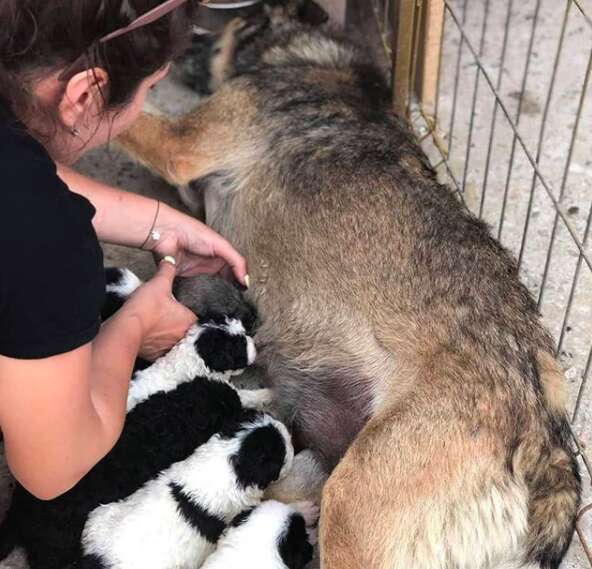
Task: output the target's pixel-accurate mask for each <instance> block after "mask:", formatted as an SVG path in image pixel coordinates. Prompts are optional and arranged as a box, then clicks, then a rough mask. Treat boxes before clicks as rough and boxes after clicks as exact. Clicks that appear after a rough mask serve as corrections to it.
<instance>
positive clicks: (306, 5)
mask: <svg viewBox="0 0 592 569" xmlns="http://www.w3.org/2000/svg"><path fill="white" fill-rule="evenodd" d="M298 19H299V20H300V21H301V22H303V23H305V24H309V25H311V26H321V25H322V24H324V23H325V22H326V21H327V20H328V19H329V14H327V12H326V11H325V10H324V9H323V8H322V7H321V6H319V5H318V4H317V3H316V2H315V1H314V0H304V1H303V2H302V4H301V6H300V9H299V11H298Z"/></svg>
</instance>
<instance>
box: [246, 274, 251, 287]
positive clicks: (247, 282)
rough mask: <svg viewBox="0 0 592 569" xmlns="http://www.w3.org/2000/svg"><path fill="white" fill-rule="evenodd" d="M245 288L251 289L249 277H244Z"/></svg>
mask: <svg viewBox="0 0 592 569" xmlns="http://www.w3.org/2000/svg"><path fill="white" fill-rule="evenodd" d="M245 286H246V287H247V288H251V277H249V275H245Z"/></svg>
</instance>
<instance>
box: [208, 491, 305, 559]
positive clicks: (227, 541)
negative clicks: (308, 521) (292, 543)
mask: <svg viewBox="0 0 592 569" xmlns="http://www.w3.org/2000/svg"><path fill="white" fill-rule="evenodd" d="M295 512H296V510H295V509H294V508H293V507H292V506H288V505H286V504H281V503H280V502H273V501H269V502H265V503H263V504H261V505H260V506H259V507H258V508H256V509H255V510H254V511H253V512H252V513H251V515H250V516H249V518H248V519H247V520H246V521H245V522H244V523H243V524H241V525H239V526H238V527H231V528H228V530H226V532H225V533H224V535H223V536H222V538H221V539H220V541H219V542H218V547H217V548H216V551H215V552H214V553H213V554H212V555H210V557H208V559H207V560H206V562H205V563H204V565H203V566H202V569H234V568H236V567H249V568H257V569H283V568H284V567H285V566H284V562H283V561H282V558H281V556H280V552H279V550H278V542H279V540H280V538H281V536H282V535H283V534H284V532H285V531H286V530H287V526H288V523H289V521H290V516H291V515H292V514H294V513H295Z"/></svg>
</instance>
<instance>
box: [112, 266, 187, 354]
mask: <svg viewBox="0 0 592 569" xmlns="http://www.w3.org/2000/svg"><path fill="white" fill-rule="evenodd" d="M174 278H175V267H174V265H172V264H171V263H169V262H167V261H161V263H160V267H159V269H158V272H157V273H156V275H154V277H152V279H151V280H149V281H148V282H147V283H146V284H144V285H142V286H141V287H140V288H139V289H138V290H136V291H135V292H134V294H132V296H130V298H129V299H128V300H127V302H126V303H125V304H124V305H123V307H122V308H121V310H120V311H119V312H118V313H121V315H122V316H128V317H129V316H130V315H131V316H135V317H136V318H137V319H138V320H139V321H140V325H141V327H142V345H141V347H140V352H139V354H138V355H139V356H140V357H141V358H143V359H145V360H148V361H154V360H155V359H157V358H158V357H160V356H162V355H163V354H165V353H166V352H168V351H169V350H170V349H171V348H172V347H173V346H174V345H175V344H176V343H177V342H178V341H179V340H180V339H181V338H183V336H185V333H186V332H187V330H188V329H189V327H190V326H191V325H192V324H194V323H195V321H196V317H195V314H193V312H191V310H189V309H188V308H186V307H185V306H183V305H182V304H180V303H178V302H177V301H176V300H175V299H174V297H173V293H172V286H173V280H174Z"/></svg>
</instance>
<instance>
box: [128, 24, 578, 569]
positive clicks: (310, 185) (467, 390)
mask: <svg viewBox="0 0 592 569" xmlns="http://www.w3.org/2000/svg"><path fill="white" fill-rule="evenodd" d="M233 33H234V32H232V31H231V32H230V33H228V34H225V35H223V37H222V39H221V41H222V42H226V41H232V35H233ZM222 47H223V45H222ZM228 53H230V56H229V55H228ZM220 54H223V57H224V58H225V59H226V60H227V62H228V66H227V68H226V72H222V73H219V77H220V78H221V81H220V85H219V88H218V90H217V91H216V92H215V93H214V94H213V95H212V96H211V97H209V98H208V99H207V100H205V101H204V102H203V103H202V104H200V105H199V106H198V107H197V108H196V109H195V110H194V111H193V112H191V113H189V114H188V115H186V116H184V117H182V118H178V119H172V118H171V119H168V118H165V117H157V116H151V115H147V114H144V115H143V116H141V118H140V119H139V120H138V121H137V123H136V124H135V125H134V126H133V127H132V128H131V129H130V130H129V131H128V132H127V133H125V134H124V135H123V136H122V137H121V139H120V143H121V144H122V145H123V147H124V148H125V149H126V150H127V152H128V153H129V154H131V155H132V156H134V157H135V158H136V159H137V160H138V161H140V162H141V163H143V164H145V165H147V166H148V167H149V168H151V169H152V170H153V171H154V172H156V173H157V174H159V175H160V176H162V177H164V178H165V179H166V180H168V181H169V182H170V183H171V184H173V185H176V186H178V187H182V186H183V187H186V186H188V185H189V184H192V186H193V188H194V191H201V192H203V193H204V195H205V202H206V210H207V219H208V222H209V223H210V224H211V225H212V226H213V227H214V228H215V229H216V230H218V231H220V232H221V233H222V234H223V235H224V236H226V237H227V238H228V239H229V240H230V241H231V242H232V243H234V244H235V245H236V247H237V248H238V249H239V250H240V251H241V252H242V253H243V254H244V255H245V256H246V258H247V260H248V263H249V270H250V273H251V278H252V283H253V286H252V289H251V291H250V292H251V294H252V298H253V299H254V300H255V301H256V303H257V306H258V309H259V311H260V315H261V320H262V324H261V327H260V329H259V331H258V334H257V337H256V341H257V343H258V345H259V346H260V348H261V349H260V352H261V353H260V357H261V361H263V362H265V364H266V367H267V376H268V377H269V378H271V381H272V382H273V384H274V385H275V386H276V387H277V393H278V400H279V403H280V405H282V407H283V410H284V414H285V418H287V419H288V420H289V422H290V423H291V424H292V425H293V427H294V430H295V431H296V433H297V434H298V436H299V438H300V440H301V441H303V442H304V446H309V447H313V448H315V449H317V450H318V451H319V452H320V453H322V455H323V456H324V457H325V460H326V463H327V465H329V466H331V467H335V469H334V471H333V473H332V476H331V477H330V479H329V481H328V483H327V485H326V486H325V489H324V495H323V505H322V515H321V550H322V563H323V567H324V569H354V568H356V569H357V568H368V567H372V568H379V569H411V568H413V569H502V568H505V569H508V568H525V567H541V568H543V569H552V568H556V567H557V566H558V565H559V562H560V561H561V559H562V557H563V555H564V553H565V551H566V549H567V547H568V545H569V543H570V541H571V538H572V534H573V530H574V520H575V517H576V512H577V509H578V506H579V502H580V480H579V474H578V467H577V463H576V460H575V457H574V453H573V452H572V450H571V447H570V434H569V430H568V422H567V417H566V411H565V389H564V385H563V377H562V372H561V370H560V368H559V367H558V365H557V363H556V361H555V359H554V357H553V342H552V339H551V338H550V336H549V335H548V333H547V332H546V331H545V330H544V329H543V327H542V326H541V323H540V317H539V314H538V313H537V310H536V306H535V304H534V302H533V300H532V299H531V297H530V295H529V293H528V291H527V290H526V288H525V287H524V286H523V285H522V284H521V283H520V281H519V278H518V270H517V266H516V263H515V261H514V259H513V258H512V257H511V255H510V254H509V253H508V252H507V251H506V250H504V249H503V248H502V247H501V245H500V244H499V243H498V242H497V241H496V240H495V239H493V237H492V236H491V235H490V233H489V230H488V228H487V227H486V226H485V224H484V223H482V222H481V221H479V220H478V219H476V218H475V217H474V216H473V215H471V214H470V213H468V212H467V211H466V210H465V209H463V207H462V206H461V205H460V203H459V202H458V201H457V200H456V199H455V197H454V196H453V194H452V192H451V191H450V190H449V189H448V188H446V187H443V186H442V185H440V184H439V183H438V181H437V179H436V176H435V174H434V172H433V170H432V169H431V168H430V166H429V164H428V162H427V160H426V157H425V156H424V154H423V153H422V151H421V149H420V148H419V146H418V144H417V143H416V141H415V140H414V138H413V136H412V135H411V134H410V132H409V130H408V128H407V126H405V124H403V122H402V121H401V120H399V119H398V118H397V117H395V116H393V114H392V113H391V111H390V104H389V90H388V89H387V86H386V84H385V82H384V81H383V79H382V77H381V76H380V74H379V72H378V71H377V70H376V69H375V67H374V66H373V65H372V64H371V63H370V62H369V60H368V58H367V57H366V55H365V54H364V53H363V52H362V51H361V50H360V49H359V48H357V47H356V46H354V45H352V44H351V43H350V42H349V41H347V40H346V39H344V38H343V37H342V36H340V35H339V34H336V33H333V32H330V31H326V30H319V29H312V28H306V27H302V26H298V25H297V24H295V23H288V24H286V25H284V26H281V25H280V26H279V27H276V28H272V29H270V30H269V31H268V32H267V34H266V35H265V36H264V37H263V39H262V40H259V41H256V42H254V43H251V44H250V45H249V46H247V47H246V48H245V50H244V53H239V55H238V56H237V57H235V58H234V60H233V59H232V50H226V51H225V50H223V49H218V50H217V51H216V55H215V56H214V57H217V56H220V57H222V56H221V55H220ZM219 63H220V62H219V61H218V62H217V64H219ZM222 69H224V66H222Z"/></svg>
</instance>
